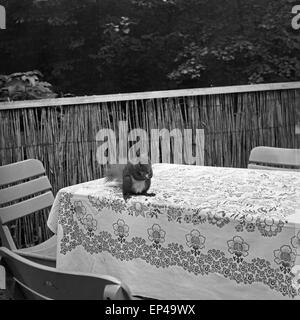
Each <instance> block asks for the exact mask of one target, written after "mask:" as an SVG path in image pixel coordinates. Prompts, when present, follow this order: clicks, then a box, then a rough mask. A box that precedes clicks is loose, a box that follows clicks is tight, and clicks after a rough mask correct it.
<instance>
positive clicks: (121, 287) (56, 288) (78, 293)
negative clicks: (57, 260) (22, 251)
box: [0, 247, 132, 300]
mask: <svg viewBox="0 0 300 320" xmlns="http://www.w3.org/2000/svg"><path fill="white" fill-rule="evenodd" d="M0 258H1V264H3V265H4V267H5V269H6V272H7V276H8V277H9V278H10V281H11V284H10V292H11V294H12V296H13V297H14V298H15V299H31V300H132V296H131V293H130V290H129V288H128V287H127V286H126V285H125V284H123V283H121V281H120V280H118V279H116V278H114V277H111V276H101V275H94V274H88V273H80V272H63V271H59V270H57V269H55V268H51V267H47V266H44V265H40V264H38V263H35V262H32V261H30V260H28V259H25V258H23V257H21V256H19V255H18V254H16V253H14V252H12V251H11V250H9V249H7V248H4V247H1V248H0ZM8 282H9V281H8Z"/></svg>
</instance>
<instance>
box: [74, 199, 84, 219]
mask: <svg viewBox="0 0 300 320" xmlns="http://www.w3.org/2000/svg"><path fill="white" fill-rule="evenodd" d="M74 210H75V213H76V217H77V219H78V220H79V221H80V222H82V219H83V218H84V216H85V215H86V208H85V206H84V205H83V203H82V201H81V200H77V201H74Z"/></svg>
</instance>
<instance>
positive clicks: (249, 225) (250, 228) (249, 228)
mask: <svg viewBox="0 0 300 320" xmlns="http://www.w3.org/2000/svg"><path fill="white" fill-rule="evenodd" d="M246 230H247V231H248V232H254V231H255V224H254V223H247V224H246Z"/></svg>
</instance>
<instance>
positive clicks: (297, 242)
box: [291, 231, 300, 249]
mask: <svg viewBox="0 0 300 320" xmlns="http://www.w3.org/2000/svg"><path fill="white" fill-rule="evenodd" d="M291 244H292V246H293V247H294V248H296V249H300V231H299V232H298V233H297V235H296V236H294V237H292V239H291Z"/></svg>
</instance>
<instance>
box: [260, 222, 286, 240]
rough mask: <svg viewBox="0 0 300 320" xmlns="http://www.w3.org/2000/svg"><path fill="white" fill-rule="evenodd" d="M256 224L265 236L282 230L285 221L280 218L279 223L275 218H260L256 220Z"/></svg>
mask: <svg viewBox="0 0 300 320" xmlns="http://www.w3.org/2000/svg"><path fill="white" fill-rule="evenodd" d="M256 225H257V228H258V230H259V231H260V233H261V234H262V235H263V236H264V237H272V236H276V235H277V234H278V233H279V232H281V231H282V227H283V226H284V223H283V221H281V220H279V221H278V222H277V223H276V221H275V220H274V219H270V218H266V219H260V218H258V219H257V221H256Z"/></svg>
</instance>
